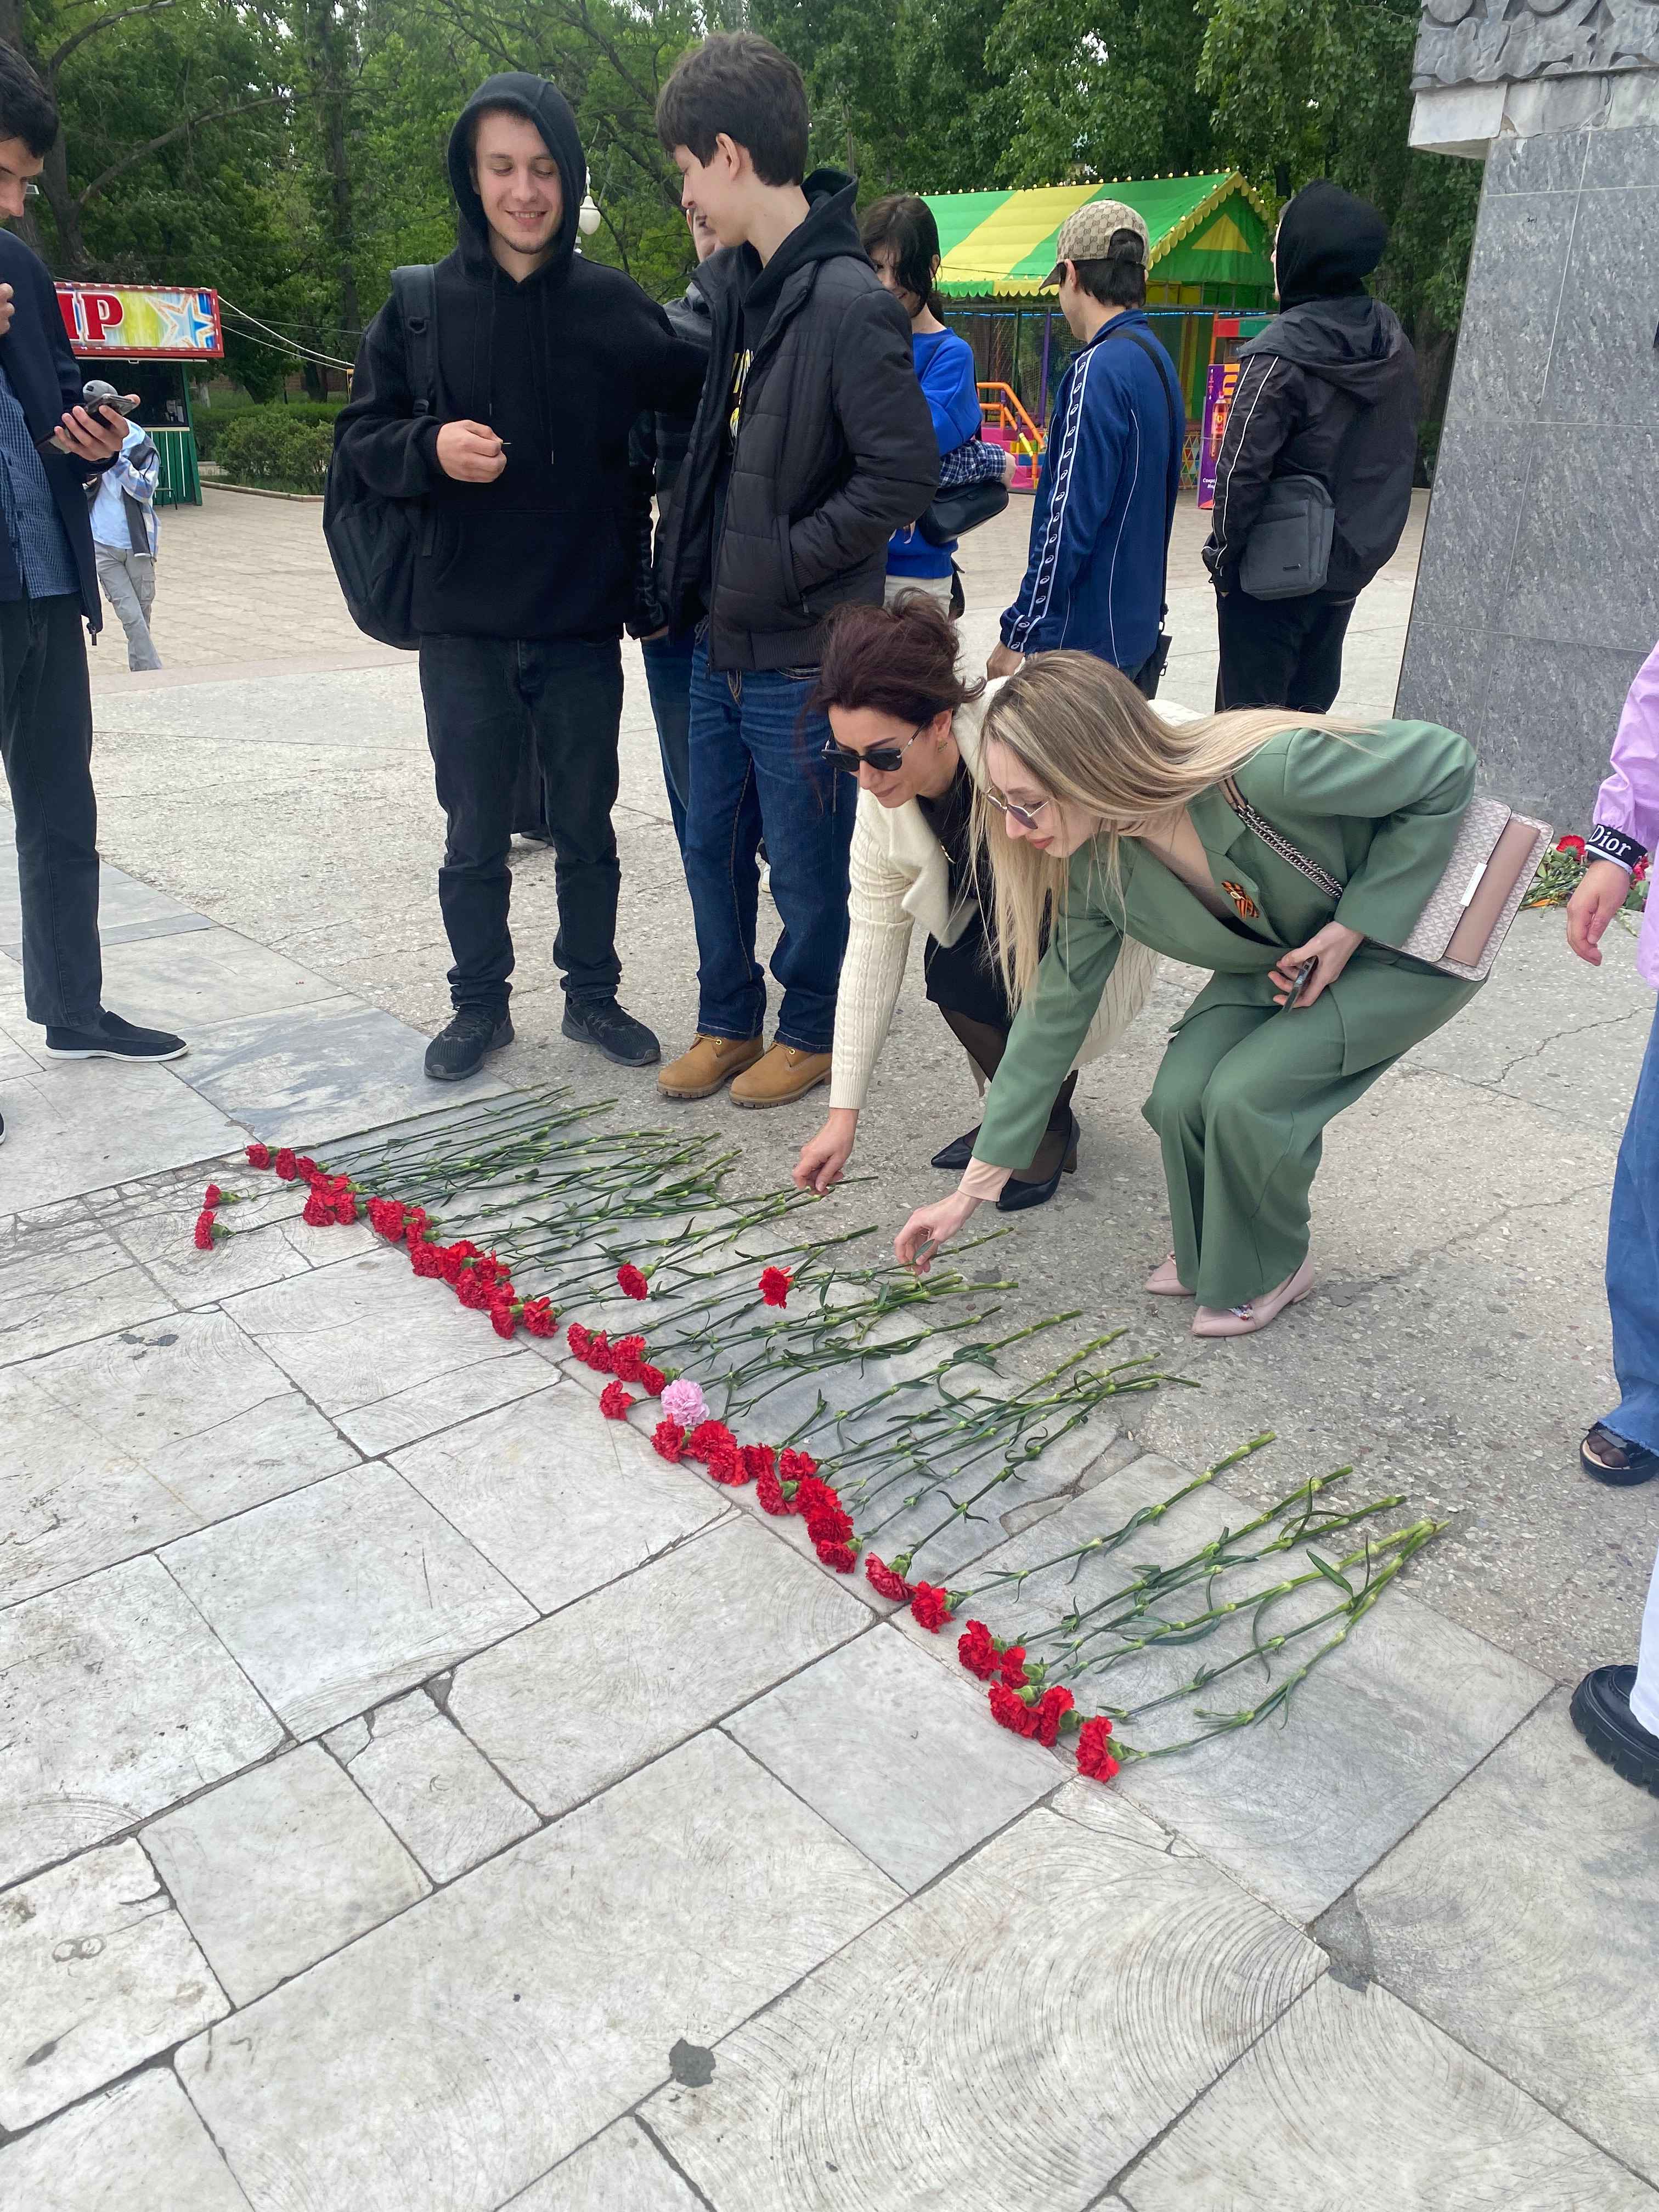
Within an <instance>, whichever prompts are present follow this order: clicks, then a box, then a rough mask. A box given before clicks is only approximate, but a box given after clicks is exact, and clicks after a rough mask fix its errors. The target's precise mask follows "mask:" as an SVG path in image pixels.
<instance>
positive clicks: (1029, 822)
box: [981, 783, 1048, 829]
mask: <svg viewBox="0 0 1659 2212" xmlns="http://www.w3.org/2000/svg"><path fill="white" fill-rule="evenodd" d="M981 790H982V791H983V792H984V793H985V796H986V797H987V799H989V800H990V802H991V804H992V805H993V806H996V807H1000V809H1001V810H1002V811H1003V813H1005V814H1006V816H1007V817H1008V818H1009V819H1010V821H1012V822H1018V824H1019V826H1020V828H1021V829H1036V826H1037V817H1038V815H1039V814H1041V813H1042V810H1043V808H1044V807H1045V806H1046V805H1048V800H1047V799H1038V801H1037V803H1036V805H1035V806H1016V805H1015V804H1014V802H1013V800H1012V799H1001V798H999V797H998V795H997V793H995V792H994V791H993V790H992V788H991V787H990V785H989V784H988V783H987V784H983V785H981Z"/></svg>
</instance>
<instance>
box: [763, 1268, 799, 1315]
mask: <svg viewBox="0 0 1659 2212" xmlns="http://www.w3.org/2000/svg"><path fill="white" fill-rule="evenodd" d="M793 1282H794V1276H793V1274H791V1273H789V1272H788V1271H787V1269H785V1268H783V1267H768V1268H767V1269H766V1270H765V1271H764V1272H763V1274H762V1276H761V1279H760V1294H761V1296H762V1297H763V1298H764V1299H765V1301H766V1303H767V1304H768V1305H769V1306H787V1304H788V1303H789V1291H790V1287H791V1285H793Z"/></svg>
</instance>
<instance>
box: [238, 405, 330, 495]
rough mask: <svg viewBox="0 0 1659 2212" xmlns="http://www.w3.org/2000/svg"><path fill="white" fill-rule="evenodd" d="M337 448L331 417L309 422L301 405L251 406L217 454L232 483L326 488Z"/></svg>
mask: <svg viewBox="0 0 1659 2212" xmlns="http://www.w3.org/2000/svg"><path fill="white" fill-rule="evenodd" d="M333 450H334V429H333V424H332V419H331V418H330V419H329V420H328V421H323V422H319V421H315V420H313V421H312V422H306V421H305V420H304V419H303V418H302V417H301V416H300V414H299V410H298V409H297V408H293V407H250V408H249V409H248V410H247V411H246V414H244V415H243V416H241V417H240V420H238V421H236V422H233V423H232V424H231V426H230V428H228V430H227V431H226V432H225V433H224V435H223V436H222V438H221V439H220V440H219V441H218V444H217V446H216V450H215V452H214V455H213V459H214V462H215V464H216V466H217V467H218V468H220V469H222V471H223V472H224V474H225V476H226V477H227V478H228V481H229V482H230V483H243V484H257V485H258V486H260V487H261V488H262V489H265V490H268V491H301V492H320V491H321V489H322V488H323V479H324V478H325V476H326V475H327V473H328V460H329V455H330V454H331V453H332V452H333Z"/></svg>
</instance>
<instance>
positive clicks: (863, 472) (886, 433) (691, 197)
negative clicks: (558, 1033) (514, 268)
mask: <svg viewBox="0 0 1659 2212" xmlns="http://www.w3.org/2000/svg"><path fill="white" fill-rule="evenodd" d="M657 131H658V135H659V137H660V138H661V140H662V143H663V144H664V145H665V147H666V148H667V149H668V150H669V152H670V153H671V155H673V157H674V160H675V162H676V164H677V165H678V168H679V170H680V173H681V175H682V177H683V178H684V187H683V190H682V195H681V197H682V201H683V204H684V206H685V207H686V208H687V209H695V210H697V211H698V212H699V213H701V214H702V215H704V216H707V217H708V221H709V222H711V223H712V224H713V225H714V234H715V236H716V237H717V238H718V239H719V240H720V245H721V248H722V251H721V252H718V253H716V254H714V256H713V257H712V258H710V259H709V260H708V261H706V262H705V263H704V264H703V265H702V270H700V271H699V273H698V277H697V283H698V289H700V290H701V292H702V295H703V297H704V298H705V299H706V300H707V301H708V309H709V328H710V350H709V365H708V377H707V379H706V380H705V382H704V385H703V388H702V404H701V406H700V407H699V409H698V410H697V416H696V422H695V424H694V426H693V428H692V431H691V441H690V447H689V449H688V451H687V453H686V458H685V463H684V467H683V468H682V469H681V471H680V477H679V481H678V484H677V485H676V487H675V490H674V495H673V497H672V499H671V501H670V504H669V509H668V513H667V516H666V518H665V522H664V525H663V528H662V531H661V532H660V536H659V547H658V578H657V580H658V585H659V599H660V600H661V602H662V605H663V606H664V608H665V611H666V613H667V617H668V619H669V620H670V621H671V622H683V621H684V620H685V619H687V617H689V616H690V615H691V614H692V613H694V612H695V611H700V610H702V609H706V610H707V620H706V623H704V625H703V630H702V637H701V640H700V642H699V643H698V644H697V646H696V651H695V653H694V657H693V664H692V671H691V732H690V807H689V810H688V816H687V822H686V836H685V872H686V880H687V883H688V884H689V886H690V892H691V910H692V914H693V916H694V918H695V920H696V930H697V954H698V960H699V967H698V986H699V1000H698V1008H697V1035H696V1039H695V1040H694V1042H693V1043H692V1046H691V1048H690V1051H689V1052H686V1053H684V1054H682V1055H681V1057H680V1058H679V1059H678V1060H674V1061H672V1062H671V1064H670V1065H669V1066H666V1067H665V1068H664V1069H663V1070H662V1072H661V1073H660V1074H659V1076H658V1078H657V1082H658V1086H659V1089H660V1090H661V1091H663V1092H664V1093H665V1095H666V1096H668V1097H672V1098H704V1097H708V1095H709V1094H710V1093H711V1092H712V1091H718V1090H719V1089H720V1085H722V1084H723V1083H726V1082H727V1081H728V1080H730V1079H732V1077H733V1076H735V1077H736V1078H737V1080H736V1082H735V1083H734V1084H733V1085H732V1097H733V1098H734V1099H735V1100H736V1101H737V1103H738V1104H740V1105H744V1106H778V1105H782V1104H784V1103H787V1101H789V1100H791V1099H795V1098H799V1097H802V1096H803V1095H804V1094H805V1092H806V1091H811V1090H812V1089H813V1088H814V1087H815V1086H816V1085H818V1084H820V1083H822V1082H824V1081H825V1080H826V1079H828V1076H829V1046H830V1040H831V1038H832V1036H833V1035H834V1031H835V1024H836V981H837V978H838V976H839V974H840V970H841V959H842V952H843V951H844V950H845V948H846V944H847V856H848V847H849V845H850V843H851V841H852V835H853V816H854V802H855V799H856V796H857V794H856V792H855V790H854V786H853V785H852V784H851V783H850V782H849V781H847V780H845V779H844V778H842V779H838V778H837V776H836V773H835V771H834V769H832V768H831V767H830V766H829V763H828V762H827V761H826V760H825V759H824V758H823V745H824V742H825V740H826V739H827V738H828V737H829V724H828V722H827V721H826V720H825V719H824V717H823V714H821V713H813V712H811V711H810V708H809V702H810V700H811V692H812V689H813V685H814V684H815V682H816V680H817V661H818V658H819V642H818V638H819V631H820V629H821V627H822V625H823V619H824V617H825V616H826V615H828V614H829V612H830V611H831V609H832V608H835V607H837V606H840V605H842V603H843V602H844V601H847V600H849V599H864V600H868V601H869V602H871V603H872V605H879V604H880V601H881V598H882V592H883V587H884V581H885V577H886V568H887V541H888V539H889V538H890V537H891V536H892V534H893V532H894V531H895V530H896V529H897V528H898V527H899V526H901V525H902V524H904V523H908V522H914V521H915V519H916V517H917V516H918V515H919V514H920V513H921V511H922V509H923V508H924V507H926V506H927V503H928V501H930V500H931V499H932V497H933V492H934V489H935V488H936V486H937V484H938V482H939V449H938V447H937V446H936V444H935V442H934V439H933V417H932V416H931V414H930V413H929V411H928V407H927V401H926V399H924V398H923V397H922V392H921V386H920V385H919V384H918V383H917V381H916V373H915V366H914V363H913V361H912V356H911V346H910V319H909V317H908V315H907V314H906V313H905V312H904V310H903V308H902V307H901V306H900V305H899V303H898V301H896V299H894V298H893V296H892V295H890V293H888V292H884V290H883V289H882V287H881V283H880V281H879V279H878V276H877V275H876V272H875V270H874V268H873V267H872V264H871V262H870V259H869V257H868V256H867V255H866V252H865V251H864V248H863V246H861V245H860V242H859V233H858V223H857V220H856V218H855V216H854V197H855V195H856V192H857V186H856V185H855V184H854V180H853V179H852V178H850V177H847V176H843V175H842V173H841V172H840V171H839V170H837V169H819V170H817V171H816V172H815V173H813V174H812V175H811V176H810V177H807V178H805V181H804V182H803V176H802V173H803V171H804V170H805V166H806V140H807V113H806V93H805V87H804V85H803V84H802V82H801V76H800V71H799V70H798V69H797V68H796V67H795V64H793V62H792V61H790V60H788V59H787V57H786V56H784V55H783V54H781V53H780V52H778V50H777V48H776V47H775V46H769V45H768V43H767V41H766V40H764V39H757V38H754V37H751V36H750V35H749V34H748V33H732V34H731V35H726V36H720V37H716V38H711V39H705V40H704V41H703V43H702V46H699V47H697V48H696V50H695V51H694V52H691V53H690V54H688V55H686V56H685V58H684V60H682V61H681V62H680V63H679V64H678V66H677V68H676V69H675V70H674V73H673V75H672V76H671V77H670V78H669V80H668V82H667V83H666V84H665V86H664V88H663V92H662V97H661V99H660V100H659V101H658V104H657ZM762 836H764V837H765V840H766V853H767V859H768V860H769V863H770V866H771V871H772V896H773V897H774V899H775V901H776V903H777V908H778V911H779V913H780V914H781V916H782V917H783V925H784V926H783V932H782V934H781V936H780V937H779V939H778V942H777V945H776V947H775V950H774V951H773V954H772V963H771V964H772V973H773V975H775V977H776V979H777V981H778V982H779V984H780V985H781V988H782V992H783V999H782V1003H781V1006H780V1008H779V1012H778V1025H777V1032H776V1036H775V1041H774V1042H773V1045H772V1048H771V1050H770V1051H767V1050H766V1048H765V1038H764V1036H763V1023H764V1019H765V1014H766V984H765V979H764V976H763V973H762V970H761V969H760V966H759V964H758V963H757V961H756V958H755V927H756V913H757V900H758V895H759V881H760V878H759V871H758V867H757V851H758V848H759V844H760V841H761V838H762Z"/></svg>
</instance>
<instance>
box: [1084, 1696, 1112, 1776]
mask: <svg viewBox="0 0 1659 2212" xmlns="http://www.w3.org/2000/svg"><path fill="white" fill-rule="evenodd" d="M1111 1733H1112V1724H1111V1723H1110V1721H1109V1720H1108V1719H1107V1718H1106V1716H1105V1715H1104V1714H1103V1713H1099V1714H1097V1715H1096V1717H1095V1718H1094V1719H1093V1720H1091V1721H1085V1722H1084V1723H1083V1726H1082V1727H1081V1728H1080V1729H1079V1730H1078V1738H1077V1771H1078V1772H1079V1774H1087V1775H1091V1776H1092V1777H1093V1778H1094V1779H1095V1781H1097V1782H1109V1781H1110V1780H1111V1778H1112V1777H1113V1776H1114V1775H1115V1773H1116V1772H1117V1771H1118V1766H1117V1761H1116V1759H1114V1758H1113V1756H1112V1754H1111V1753H1110V1751H1109V1749H1108V1747H1107V1741H1106V1740H1107V1738H1108V1737H1109V1735H1111Z"/></svg>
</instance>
